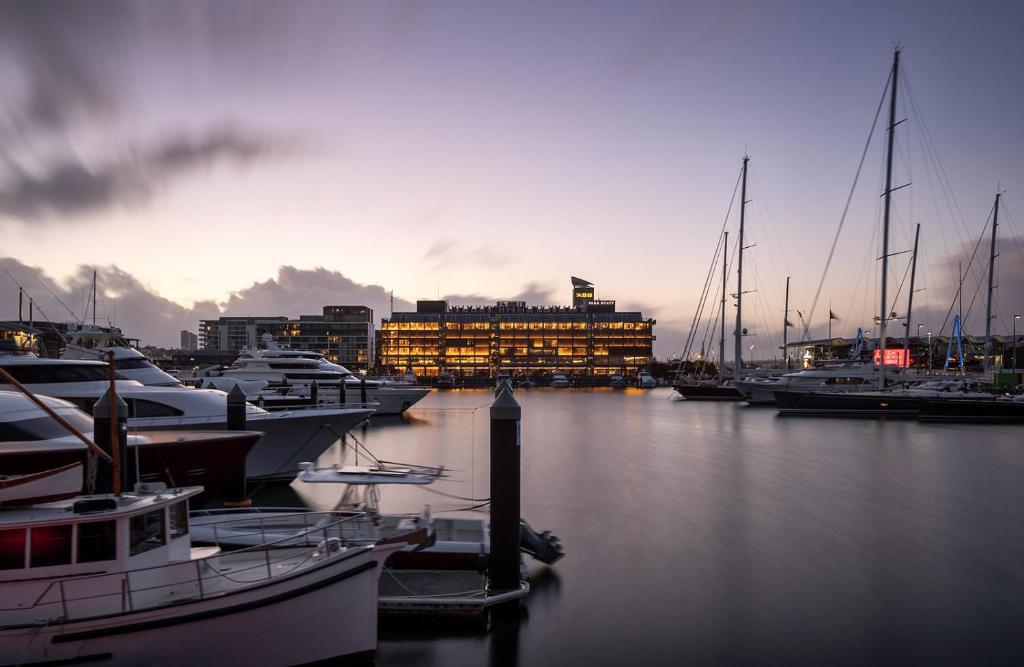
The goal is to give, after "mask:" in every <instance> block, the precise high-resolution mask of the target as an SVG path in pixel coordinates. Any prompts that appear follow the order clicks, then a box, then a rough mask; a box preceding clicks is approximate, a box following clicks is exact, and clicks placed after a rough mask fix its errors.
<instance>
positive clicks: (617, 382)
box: [608, 374, 626, 389]
mask: <svg viewBox="0 0 1024 667" xmlns="http://www.w3.org/2000/svg"><path fill="white" fill-rule="evenodd" d="M608 385H609V386H611V387H613V388H615V389H622V388H623V387H625V386H626V378H624V377H622V376H621V375H617V374H616V375H613V376H611V377H610V378H609V379H608Z"/></svg>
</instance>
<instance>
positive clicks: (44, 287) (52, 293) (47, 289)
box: [35, 276, 82, 324]
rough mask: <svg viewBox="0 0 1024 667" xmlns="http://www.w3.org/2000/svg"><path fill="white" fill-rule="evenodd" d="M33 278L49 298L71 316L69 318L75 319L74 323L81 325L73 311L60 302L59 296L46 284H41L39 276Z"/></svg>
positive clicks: (41, 280)
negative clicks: (55, 301)
mask: <svg viewBox="0 0 1024 667" xmlns="http://www.w3.org/2000/svg"><path fill="white" fill-rule="evenodd" d="M35 278H36V281H38V282H39V284H40V285H42V286H43V289H45V290H46V291H47V292H49V293H50V296H52V297H53V298H54V299H56V300H57V303H59V304H60V305H62V306H64V310H66V311H68V313H70V314H71V317H73V318H75V321H76V322H78V323H79V324H81V323H82V320H80V319H78V315H75V312H74V311H73V310H71V309H70V308H68V304H66V303H64V302H63V301H61V298H60V297H59V296H57V295H56V294H55V293H54V292H53V290H52V289H50V288H49V286H48V285H47V284H46V283H44V282H43V279H42V278H40V277H39V276H36V277H35Z"/></svg>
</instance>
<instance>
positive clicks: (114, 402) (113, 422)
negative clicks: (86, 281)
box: [92, 271, 128, 496]
mask: <svg viewBox="0 0 1024 667" xmlns="http://www.w3.org/2000/svg"><path fill="white" fill-rule="evenodd" d="M92 288H93V308H94V309H95V307H96V306H95V304H96V298H95V294H96V272H95V271H93V272H92ZM95 318H96V312H95V310H94V311H93V319H95ZM107 371H108V373H109V379H110V389H109V392H110V400H109V401H108V406H107V419H109V420H110V424H109V426H108V428H109V429H110V446H111V450H110V455H111V458H112V459H113V460H112V461H111V464H110V465H111V468H112V470H111V474H112V475H113V492H114V495H117V496H119V495H121V491H122V488H121V486H122V485H121V482H122V479H121V467H122V461H121V447H120V443H118V440H119V438H118V432H119V431H120V428H119V427H120V426H121V425H122V424H120V423H119V420H118V409H119V407H120V406H119V405H118V403H120V404H121V405H124V407H125V410H124V417H125V423H124V426H125V428H127V419H128V404H127V403H125V402H124V401H122V400H121V399H120V398H118V396H117V371H116V370H115V369H114V351H113V350H110V351H109V352H107ZM94 428H95V426H94ZM125 438H126V439H125V444H126V445H127V443H128V440H127V435H126V436H125Z"/></svg>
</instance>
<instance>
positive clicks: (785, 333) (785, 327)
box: [782, 276, 789, 371]
mask: <svg viewBox="0 0 1024 667" xmlns="http://www.w3.org/2000/svg"><path fill="white" fill-rule="evenodd" d="M788 342H789V276H786V312H784V313H783V314H782V358H783V359H785V360H786V363H785V369H786V370H787V371H788V370H789V348H788V347H787V346H786V343H788Z"/></svg>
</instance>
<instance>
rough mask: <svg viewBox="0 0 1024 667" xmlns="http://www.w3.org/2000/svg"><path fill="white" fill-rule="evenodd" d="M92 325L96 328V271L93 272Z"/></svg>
mask: <svg viewBox="0 0 1024 667" xmlns="http://www.w3.org/2000/svg"><path fill="white" fill-rule="evenodd" d="M92 325H93V326H96V271H95V270H94V271H93V272H92Z"/></svg>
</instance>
